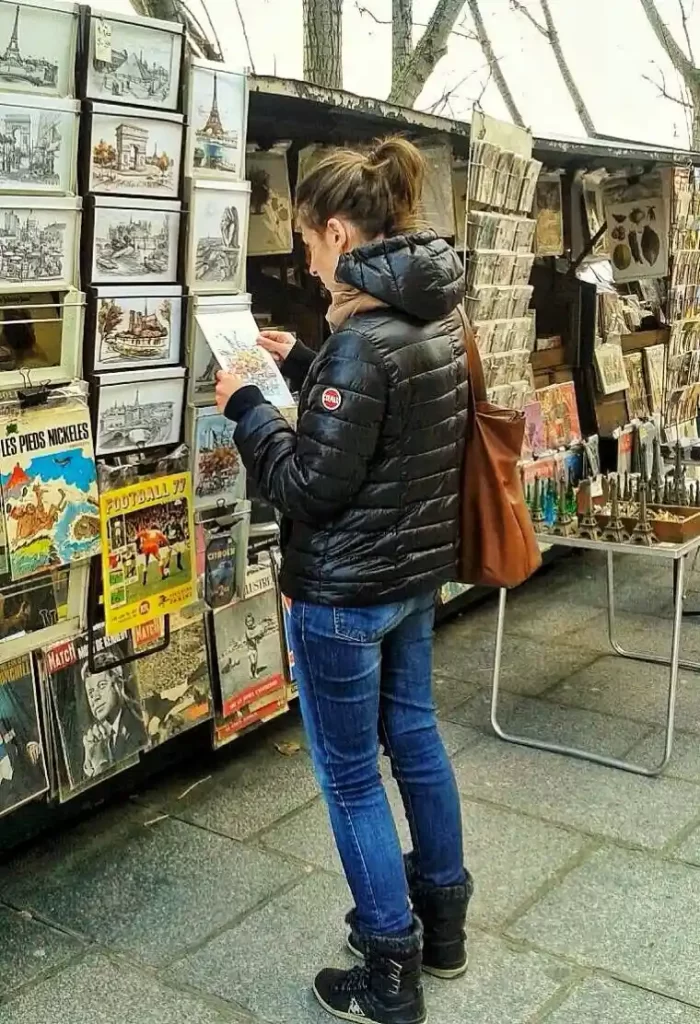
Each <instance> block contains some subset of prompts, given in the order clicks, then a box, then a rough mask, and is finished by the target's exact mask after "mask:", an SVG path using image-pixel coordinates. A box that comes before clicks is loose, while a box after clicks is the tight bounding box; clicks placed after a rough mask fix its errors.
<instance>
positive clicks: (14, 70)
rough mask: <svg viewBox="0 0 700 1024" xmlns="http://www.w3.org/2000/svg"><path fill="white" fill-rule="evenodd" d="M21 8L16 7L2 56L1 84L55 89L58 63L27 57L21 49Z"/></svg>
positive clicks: (0, 65)
mask: <svg viewBox="0 0 700 1024" xmlns="http://www.w3.org/2000/svg"><path fill="white" fill-rule="evenodd" d="M19 26H20V7H19V4H17V6H16V7H15V17H14V22H13V24H12V33H11V34H10V39H9V42H8V44H7V46H6V47H5V49H4V50H3V52H2V56H0V82H2V81H5V82H12V83H13V84H14V85H15V87H18V86H21V85H22V84H24V85H25V86H26V85H29V86H32V87H35V88H43V89H47V88H54V87H55V86H56V83H57V81H58V63H55V62H53V61H50V60H46V59H45V58H43V57H25V56H23V55H22V51H21V50H20V47H19Z"/></svg>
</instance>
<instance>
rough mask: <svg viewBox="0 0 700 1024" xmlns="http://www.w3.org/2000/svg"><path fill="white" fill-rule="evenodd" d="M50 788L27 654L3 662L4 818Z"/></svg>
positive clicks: (0, 762)
mask: <svg viewBox="0 0 700 1024" xmlns="http://www.w3.org/2000/svg"><path fill="white" fill-rule="evenodd" d="M48 788H49V778H48V775H47V774H46V759H45V754H44V746H43V742H42V738H41V728H40V726H39V705H38V703H37V699H36V686H35V683H34V669H33V667H32V659H31V657H29V656H28V655H27V656H25V657H23V658H15V659H13V660H12V661H6V662H2V663H0V818H1V817H2V816H3V814H8V813H9V812H10V811H14V810H15V808H16V807H20V806H21V805H22V804H26V803H28V801H30V800H35V799H36V797H38V796H41V795H42V793H46V792H47V791H48Z"/></svg>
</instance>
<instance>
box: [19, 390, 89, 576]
mask: <svg viewBox="0 0 700 1024" xmlns="http://www.w3.org/2000/svg"><path fill="white" fill-rule="evenodd" d="M0 489H1V490H2V497H3V502H4V514H5V530H6V534H7V551H8V556H9V562H10V571H11V573H12V577H13V579H22V578H23V577H25V576H30V575H32V574H33V573H37V572H41V571H42V569H50V568H54V567H56V566H59V565H65V564H67V563H69V562H72V561H78V560H80V559H85V558H91V557H92V556H93V555H96V554H97V553H98V551H99V550H100V532H99V517H98V507H97V500H98V499H97V474H96V470H95V454H94V451H93V445H92V435H91V433H90V418H89V413H88V409H87V407H86V406H85V405H84V404H83V402H80V401H75V400H74V401H71V400H68V401H66V402H65V403H64V404H61V405H57V404H52V405H50V406H49V405H47V406H40V407H36V408H29V409H24V410H19V409H13V410H12V411H11V412H9V411H8V412H4V413H2V415H0Z"/></svg>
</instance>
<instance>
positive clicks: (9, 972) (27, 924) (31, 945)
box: [0, 906, 84, 1017]
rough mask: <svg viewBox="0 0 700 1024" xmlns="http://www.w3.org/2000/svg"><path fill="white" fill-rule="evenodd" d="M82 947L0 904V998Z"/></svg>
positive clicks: (70, 956) (69, 938)
mask: <svg viewBox="0 0 700 1024" xmlns="http://www.w3.org/2000/svg"><path fill="white" fill-rule="evenodd" d="M83 949H84V946H83V943H81V942H78V941H77V940H76V939H73V938H71V937H69V936H68V935H65V934H63V933H62V932H59V931H56V930H55V929H53V928H47V927H46V926H45V925H43V924H41V923H40V922H38V921H33V920H32V919H31V917H30V916H29V915H27V914H20V913H17V912H16V911H14V910H10V909H9V908H6V907H1V906H0V998H2V997H3V996H6V995H7V994H8V993H9V992H11V991H12V989H15V988H19V986H20V985H25V984H26V983H27V982H29V981H32V979H34V978H36V977H38V976H39V975H41V974H43V972H44V971H49V970H52V969H54V968H56V967H58V966H60V965H61V964H62V963H65V962H66V961H67V960H70V959H71V958H72V957H74V956H77V955H79V954H80V952H81V951H82V950H83ZM0 1017H2V1013H0Z"/></svg>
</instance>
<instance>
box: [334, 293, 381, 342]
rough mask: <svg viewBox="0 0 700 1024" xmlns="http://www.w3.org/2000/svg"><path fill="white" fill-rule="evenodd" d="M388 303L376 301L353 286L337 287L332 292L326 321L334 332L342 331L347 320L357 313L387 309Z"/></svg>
mask: <svg viewBox="0 0 700 1024" xmlns="http://www.w3.org/2000/svg"><path fill="white" fill-rule="evenodd" d="M387 308H388V307H387V304H386V302H382V300H381V299H375V298H374V296H373V295H368V294H367V292H361V291H360V290H359V288H353V287H352V286H351V285H343V284H339V285H336V286H335V287H334V288H333V290H332V292H331V304H330V306H329V308H328V312H327V313H326V320H327V321H328V323H329V324H330V325H331V328H332V329H333V330H334V331H338V330H340V328H341V327H342V326H343V324H344V323H345V321H346V320H349V319H350V317H351V316H355V314H356V313H367V312H369V311H370V310H372V309H387Z"/></svg>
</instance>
